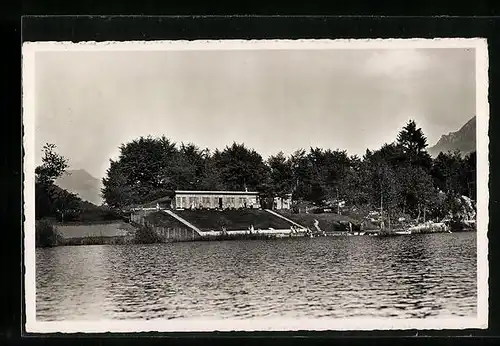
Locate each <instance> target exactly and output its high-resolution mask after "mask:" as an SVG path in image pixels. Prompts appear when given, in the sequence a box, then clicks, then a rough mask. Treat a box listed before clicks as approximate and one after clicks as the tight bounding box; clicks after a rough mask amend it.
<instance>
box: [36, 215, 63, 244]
mask: <svg viewBox="0 0 500 346" xmlns="http://www.w3.org/2000/svg"><path fill="white" fill-rule="evenodd" d="M60 243H61V235H60V234H59V232H58V231H57V229H56V227H55V226H54V225H53V224H52V222H50V221H49V220H44V219H42V220H40V221H38V222H37V223H36V225H35V246H36V247H52V246H57V245H59V244H60Z"/></svg>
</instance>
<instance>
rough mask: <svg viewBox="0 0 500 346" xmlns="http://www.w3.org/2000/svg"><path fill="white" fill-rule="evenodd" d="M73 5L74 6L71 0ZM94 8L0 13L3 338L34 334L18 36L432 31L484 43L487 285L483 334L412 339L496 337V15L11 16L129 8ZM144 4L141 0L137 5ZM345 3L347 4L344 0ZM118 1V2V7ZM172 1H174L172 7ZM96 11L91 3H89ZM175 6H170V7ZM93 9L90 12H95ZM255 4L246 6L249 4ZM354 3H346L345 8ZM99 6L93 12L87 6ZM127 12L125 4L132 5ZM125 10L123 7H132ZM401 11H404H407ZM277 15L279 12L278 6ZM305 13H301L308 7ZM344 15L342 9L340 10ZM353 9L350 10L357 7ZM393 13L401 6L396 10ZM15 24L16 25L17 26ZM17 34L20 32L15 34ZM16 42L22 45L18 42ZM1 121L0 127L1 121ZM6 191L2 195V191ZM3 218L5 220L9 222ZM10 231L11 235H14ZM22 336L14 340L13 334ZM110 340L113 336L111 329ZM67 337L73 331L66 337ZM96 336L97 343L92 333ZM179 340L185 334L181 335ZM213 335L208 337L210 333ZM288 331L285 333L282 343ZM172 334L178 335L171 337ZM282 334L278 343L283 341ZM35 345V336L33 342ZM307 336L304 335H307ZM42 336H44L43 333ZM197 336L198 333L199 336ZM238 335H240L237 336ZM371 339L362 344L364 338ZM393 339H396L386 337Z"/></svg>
mask: <svg viewBox="0 0 500 346" xmlns="http://www.w3.org/2000/svg"><path fill="white" fill-rule="evenodd" d="M73 5H74V4H73ZM102 5H103V4H98V3H97V2H93V1H88V2H86V4H85V6H86V8H84V7H83V6H80V8H79V9H78V8H77V9H76V10H75V9H74V7H73V9H69V10H68V9H64V10H62V9H61V6H60V5H56V4H55V3H54V2H48V1H47V2H44V3H43V4H41V3H39V4H35V2H32V3H26V2H25V4H23V6H22V7H23V8H21V9H20V8H18V9H15V10H16V11H17V12H16V11H12V12H9V13H8V14H7V15H6V16H5V19H6V20H4V21H3V23H2V24H4V25H3V26H2V28H3V29H4V30H3V32H4V35H3V38H4V47H8V48H7V49H6V48H3V49H2V51H3V52H2V55H4V56H6V57H8V59H9V63H6V62H5V61H4V62H3V64H2V71H3V72H4V73H3V74H2V75H3V76H4V77H7V78H2V79H3V83H2V84H3V85H4V88H3V89H4V92H3V93H2V94H3V96H4V97H5V101H6V102H4V103H3V106H4V107H3V109H5V105H7V106H8V108H7V110H4V112H3V119H7V118H9V122H7V121H4V123H3V124H5V126H3V127H2V129H3V130H4V133H3V136H1V138H2V140H3V141H4V143H3V144H4V145H3V146H2V148H4V153H3V155H1V156H0V157H1V158H2V167H4V168H5V169H2V179H1V183H2V190H1V191H2V192H4V196H5V197H6V198H5V201H6V202H7V203H5V202H4V207H3V208H2V213H3V214H4V215H3V216H4V217H3V218H2V219H3V220H8V221H9V223H5V224H4V223H2V224H4V227H2V228H1V231H2V232H3V235H5V237H2V238H1V240H0V244H1V245H3V247H5V250H2V258H3V261H2V268H3V269H4V273H3V275H2V278H3V279H2V280H1V282H2V283H3V285H1V286H3V290H4V291H5V290H6V291H7V292H6V293H4V294H3V297H2V298H3V301H2V306H1V307H0V311H1V312H2V320H1V322H2V326H1V328H0V333H1V334H0V335H2V336H3V337H4V338H6V340H8V341H9V342H11V343H14V342H15V343H18V342H23V343H24V342H33V341H35V337H36V335H28V334H25V333H24V332H23V326H22V315H21V310H22V294H23V293H22V291H21V289H22V287H21V280H22V275H21V270H20V269H22V254H21V252H20V251H19V250H18V249H22V235H21V230H22V223H21V221H22V200H21V198H22V190H21V189H22V118H21V113H22V112H21V111H22V110H21V69H20V67H21V64H20V62H21V42H22V41H73V42H78V41H107V40H113V41H128V40H160V39H161V40H166V39H187V40H193V39H277V38H283V39H298V38H300V39H308V38H315V39H318V38H329V39H335V38H414V37H417V38H434V37H484V38H487V39H488V51H489V79H490V81H489V102H490V123H489V127H490V129H489V131H490V137H489V141H490V144H489V154H490V202H489V209H490V216H489V217H490V225H489V233H488V237H489V267H490V274H489V275H490V279H489V282H490V288H489V297H490V299H489V326H490V327H489V329H488V330H486V331H477V330H466V331H419V332H418V335H419V336H422V335H428V336H435V337H438V336H440V337H441V338H439V339H438V341H440V342H441V343H447V342H454V341H455V342H456V341H460V342H467V341H471V342H472V341H474V342H478V341H482V342H487V340H486V338H485V337H494V336H497V335H500V331H499V328H498V327H499V326H500V319H499V315H500V307H499V300H498V298H497V297H496V292H500V289H499V287H498V286H499V284H498V276H497V275H496V271H495V269H496V268H495V267H496V266H495V264H496V263H498V253H499V251H498V249H497V248H498V246H497V244H498V236H496V235H495V230H496V229H500V227H499V226H498V213H495V211H497V210H498V198H499V197H498V192H499V191H500V188H499V186H498V179H496V177H497V176H498V173H497V171H498V169H499V168H498V166H497V165H495V157H497V156H498V141H497V139H496V136H495V135H494V132H495V129H498V123H499V120H498V119H496V116H495V114H496V113H498V111H497V109H498V101H497V100H499V96H500V95H499V93H500V89H499V88H498V87H496V88H495V86H497V85H498V81H499V67H498V65H499V64H498V61H500V50H499V48H500V18H496V17H450V16H434V17H375V16H371V17H353V16H342V17H338V16H337V17H323V16H303V17H290V16H281V17H258V16H216V17H206V16H187V17H183V16H175V17H152V16H143V17H137V16H136V17H133V16H88V15H86V16H62V17H61V16H58V17H36V16H35V17H32V16H28V17H23V18H22V22H21V17H20V13H22V14H25V15H36V14H49V13H50V14H74V13H86V14H103V13H104V14H118V13H127V11H130V10H131V8H130V5H127V4H125V3H124V4H122V6H121V12H117V11H116V10H115V11H112V10H111V9H109V8H108V9H106V8H103V6H102ZM142 5H144V4H142ZM351 5H352V2H351ZM406 5H407V7H406V9H407V10H408V9H409V10H410V11H408V12H413V14H425V13H426V10H427V14H428V13H429V11H428V9H429V8H434V10H435V7H436V6H435V4H434V5H433V7H429V6H428V5H427V6H426V5H425V4H424V3H422V2H420V3H417V2H414V3H412V4H406ZM476 5H477V6H476V7H477V8H475V9H473V10H469V12H468V13H467V10H465V13H464V11H463V10H462V12H461V11H460V9H458V10H457V9H456V10H455V11H454V12H453V11H451V12H450V11H448V12H446V11H444V10H443V9H441V11H439V10H437V11H436V10H435V12H434V13H440V14H444V13H447V14H462V15H463V14H469V15H470V14H479V13H482V14H490V15H491V14H496V9H495V8H492V6H488V5H487V4H486V5H482V3H477V4H476ZM127 6H128V7H127ZM177 6H178V7H182V4H181V5H179V4H177ZM184 6H185V8H183V9H180V10H179V9H177V11H176V14H178V15H183V14H203V13H223V14H224V13H226V14H229V13H242V14H244V13H252V11H251V10H249V7H248V6H247V8H245V7H244V8H243V9H241V7H240V9H239V11H235V10H232V11H231V10H228V9H227V8H226V9H225V12H221V11H218V12H216V11H214V8H210V7H209V6H205V8H203V9H202V10H200V9H199V10H198V11H195V10H192V9H189V8H188V7H189V6H187V5H184ZM99 7H101V8H99ZM144 7H145V9H143V10H142V11H139V12H137V9H136V10H135V11H136V12H135V13H139V14H153V11H154V10H155V9H156V8H157V7H156V6H150V7H147V6H144ZM174 7H175V6H174ZM96 8H99V9H98V10H96ZM254 8H255V7H254ZM259 8H260V10H259V11H255V10H254V11H253V13H257V14H275V13H278V12H277V9H276V8H274V9H273V8H271V6H270V5H269V4H268V5H267V7H266V6H265V5H264V6H261V7H259ZM354 8H355V7H354ZM319 9H320V7H318V8H317V9H316V11H314V13H315V14H324V13H326V12H325V11H324V10H323V11H322V10H319ZM364 9H365V11H364V13H365V14H382V13H386V14H391V11H386V12H382V11H377V10H376V9H375V8H374V6H373V5H372V8H369V7H366V6H365V7H364ZM97 11H100V12H97ZM132 11H133V10H132ZM132 11H130V12H129V13H134V12H132ZM395 12H396V13H397V9H396V8H392V13H395ZM408 12H406V13H408ZM280 13H284V11H283V9H282V11H281V12H280ZM304 13H308V12H307V11H304V10H303V9H302V10H300V9H290V8H289V9H288V14H304ZM309 13H311V12H310V11H309ZM348 13H354V12H353V11H352V9H351V12H349V11H346V12H344V14H348ZM358 13H360V11H358ZM400 13H401V12H400ZM21 29H22V30H21ZM21 34H22V35H21ZM21 39H22V41H21ZM7 124H9V126H6V125H7ZM5 192H7V193H5ZM11 223H12V225H11ZM16 230H19V231H16ZM23 334H24V337H23V339H20V337H21V336H22V335H23ZM415 335H417V331H388V332H373V333H366V332H363V333H361V332H340V333H337V332H330V333H324V332H321V333H312V332H298V333H253V334H248V333H223V334H215V335H213V334H212V335H207V334H186V335H179V334H165V336H167V337H169V338H168V339H167V341H169V342H173V341H177V342H182V344H184V343H186V342H193V343H194V342H200V340H198V339H193V338H192V337H193V336H199V337H204V338H208V337H210V338H211V341H210V342H211V343H212V342H213V343H215V342H219V340H218V338H220V337H224V338H227V337H229V338H231V339H232V341H236V340H234V339H233V338H238V339H239V338H242V337H245V338H252V339H253V340H250V341H253V342H259V343H260V342H262V341H264V340H262V339H261V338H266V341H269V338H273V339H274V340H272V342H273V343H275V342H284V341H287V342H289V341H293V342H304V343H306V344H308V343H310V342H313V341H314V342H315V343H319V342H328V343H330V342H340V341H342V342H345V343H349V344H352V343H353V342H354V341H365V342H367V341H368V340H363V339H360V338H364V337H368V336H370V337H373V336H378V337H379V338H380V337H389V336H399V337H403V338H406V337H412V336H415ZM447 335H452V336H469V335H475V336H477V337H479V339H476V340H471V339H469V338H460V340H456V339H455V340H452V339H449V338H446V339H443V338H442V337H444V336H447ZM115 336H116V335H115ZM123 336H124V337H127V341H139V342H140V343H142V342H145V341H146V340H142V338H141V339H140V340H139V339H135V340H134V339H131V338H132V337H133V335H132V334H131V335H123ZM143 336H148V337H151V336H156V335H151V334H149V335H143ZM298 336H308V338H306V339H304V338H298ZM72 337H73V338H74V337H75V336H72ZM96 337H99V339H96ZM186 337H187V338H188V339H186ZM216 337H217V340H214V338H216ZM290 337H294V338H293V339H291V340H290V339H288V338H290ZM331 337H336V338H338V337H343V339H341V340H339V339H335V340H332V339H331ZM352 337H356V339H355V340H354V339H352ZM179 338H182V339H179ZM284 338H287V339H284ZM37 339H38V340H36V342H43V339H42V340H40V339H39V338H37ZM311 339H314V340H311ZM415 339H418V340H419V341H420V342H422V341H423V342H429V340H428V339H426V338H411V339H406V340H411V341H415ZM44 340H45V341H47V340H48V338H47V337H44ZM206 340H207V339H205V341H206ZM77 341H79V342H88V343H93V344H94V343H96V342H99V343H102V342H109V343H112V342H118V343H120V344H121V343H122V342H123V341H125V340H124V339H121V338H120V339H117V338H113V339H111V338H109V336H108V337H107V338H102V337H101V336H99V335H96V336H93V338H92V337H89V336H86V337H85V338H82V339H79V340H77ZM148 341H149V342H151V341H153V342H165V339H158V338H155V339H153V340H148ZM247 341H249V340H248V339H247ZM373 341H374V340H372V342H373ZM376 341H377V342H381V343H384V342H385V341H388V340H381V339H378V340H376ZM392 341H394V342H398V343H399V342H400V341H401V340H399V339H398V340H392ZM50 342H60V343H61V344H70V343H71V344H72V343H73V342H75V340H69V339H67V337H61V336H59V338H57V339H54V338H51V339H50Z"/></svg>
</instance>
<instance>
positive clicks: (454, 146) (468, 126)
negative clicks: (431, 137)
mask: <svg viewBox="0 0 500 346" xmlns="http://www.w3.org/2000/svg"><path fill="white" fill-rule="evenodd" d="M454 150H458V151H460V152H461V153H462V154H464V155H465V154H468V153H470V152H472V151H474V150H476V116H474V117H472V118H471V119H470V120H469V121H467V122H466V123H465V124H464V125H463V126H462V127H461V128H460V129H459V130H458V131H455V132H449V133H448V134H447V135H442V136H441V138H440V139H439V141H438V142H437V143H436V144H435V145H434V146H433V147H431V148H429V149H428V152H429V154H431V155H432V156H437V155H438V154H439V153H440V152H448V151H454Z"/></svg>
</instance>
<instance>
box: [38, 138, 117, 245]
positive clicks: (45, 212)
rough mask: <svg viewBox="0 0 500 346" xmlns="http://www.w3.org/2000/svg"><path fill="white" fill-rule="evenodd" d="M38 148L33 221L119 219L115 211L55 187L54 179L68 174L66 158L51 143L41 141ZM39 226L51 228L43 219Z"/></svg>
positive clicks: (44, 228)
mask: <svg viewBox="0 0 500 346" xmlns="http://www.w3.org/2000/svg"><path fill="white" fill-rule="evenodd" d="M42 151H43V155H42V164H41V165H39V166H37V167H36V168H35V219H36V220H42V219H47V218H49V219H56V221H59V222H69V221H98V220H99V221H102V220H114V219H117V218H120V216H119V214H118V213H116V212H115V211H113V210H110V209H109V208H104V207H101V206H96V205H94V204H92V203H90V202H87V201H84V200H82V199H81V198H80V197H79V196H78V195H76V194H74V193H71V192H69V191H67V190H65V189H62V188H60V187H59V186H57V185H56V180H57V178H59V177H60V176H62V175H63V174H68V173H67V168H68V159H67V158H65V157H63V156H61V155H60V154H58V153H57V152H56V146H55V145H54V144H50V143H47V144H45V145H44V147H43V149H42ZM41 225H43V227H40V229H41V230H45V231H47V230H50V228H51V226H50V224H49V223H46V222H45V223H41ZM37 230H38V227H37ZM42 233H43V232H42ZM42 233H40V234H42ZM43 234H48V236H51V234H52V233H51V232H49V231H47V232H45V233H43ZM37 236H38V232H37ZM37 239H38V238H37Z"/></svg>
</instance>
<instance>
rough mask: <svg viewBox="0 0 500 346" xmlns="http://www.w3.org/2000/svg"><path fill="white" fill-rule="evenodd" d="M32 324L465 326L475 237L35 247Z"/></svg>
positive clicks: (470, 309) (472, 303) (472, 302)
mask: <svg viewBox="0 0 500 346" xmlns="http://www.w3.org/2000/svg"><path fill="white" fill-rule="evenodd" d="M36 272H37V301H36V303H37V318H38V319H40V320H71V319H73V320H75V319H86V320H92V319H100V318H114V319H155V318H164V319H176V318H185V317H190V318H193V317H200V318H235V319H251V318H255V317H259V318H273V317H274V318H276V317H285V316H286V317H315V318H331V317H335V318H346V317H396V318H425V317H430V316H447V317H449V316H474V315H475V314H476V304H477V301H476V295H477V287H476V238H475V234H474V233H461V234H430V235H416V236H408V237H399V238H374V237H345V238H344V237H334V238H320V239H290V240H280V241H227V242H207V243H176V244H158V245H130V246H129V245H125V246H78V247H60V248H54V249H37V251H36Z"/></svg>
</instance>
